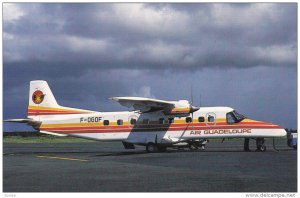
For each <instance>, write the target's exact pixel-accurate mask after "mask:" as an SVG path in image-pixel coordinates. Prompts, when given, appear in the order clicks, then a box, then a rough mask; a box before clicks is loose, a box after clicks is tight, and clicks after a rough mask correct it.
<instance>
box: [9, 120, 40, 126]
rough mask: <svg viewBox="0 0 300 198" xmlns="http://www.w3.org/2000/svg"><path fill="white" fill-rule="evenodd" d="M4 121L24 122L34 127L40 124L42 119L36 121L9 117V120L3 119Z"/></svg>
mask: <svg viewBox="0 0 300 198" xmlns="http://www.w3.org/2000/svg"><path fill="white" fill-rule="evenodd" d="M3 121H4V122H15V123H24V124H28V125H30V126H32V127H33V128H35V127H37V126H39V125H40V124H41V122H40V121H36V120H33V119H9V120H3Z"/></svg>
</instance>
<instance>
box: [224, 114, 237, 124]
mask: <svg viewBox="0 0 300 198" xmlns="http://www.w3.org/2000/svg"><path fill="white" fill-rule="evenodd" d="M226 120H227V123H228V124H233V123H235V122H236V121H235V119H234V117H233V114H232V113H227V114H226Z"/></svg>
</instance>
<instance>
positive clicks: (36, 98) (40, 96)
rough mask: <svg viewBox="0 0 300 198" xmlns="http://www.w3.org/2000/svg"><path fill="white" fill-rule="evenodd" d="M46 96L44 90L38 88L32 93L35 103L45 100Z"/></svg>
mask: <svg viewBox="0 0 300 198" xmlns="http://www.w3.org/2000/svg"><path fill="white" fill-rule="evenodd" d="M44 96H45V94H44V93H43V92H42V91H40V90H37V91H35V92H34V93H33V94H32V101H33V102H34V103H35V104H41V103H42V102H43V100H44Z"/></svg>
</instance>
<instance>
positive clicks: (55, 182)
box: [3, 140, 297, 192]
mask: <svg viewBox="0 0 300 198" xmlns="http://www.w3.org/2000/svg"><path fill="white" fill-rule="evenodd" d="M253 143H254V142H253ZM277 144H279V146H278V148H279V149H280V151H279V152H277V151H275V150H273V149H272V146H271V140H267V146H268V150H267V151H266V152H255V151H253V152H243V142H242V141H237V140H231V141H225V142H224V143H221V142H220V141H217V142H213V141H211V142H210V143H209V144H208V145H207V148H206V150H205V151H189V150H183V151H177V150H172V149H170V150H168V151H167V152H165V153H146V152H145V151H144V147H138V148H137V149H136V150H124V148H123V146H122V144H121V143H120V142H112V143H108V142H95V143H66V144H64V143H56V144H47V143H45V144H13V143H4V145H3V147H4V148H3V191H4V192H175V191H180V192H296V191H297V151H296V150H293V149H291V148H289V147H287V146H285V145H286V142H285V141H279V143H278V141H277ZM251 148H252V149H253V150H254V149H255V148H254V144H251Z"/></svg>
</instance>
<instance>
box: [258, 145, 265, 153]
mask: <svg viewBox="0 0 300 198" xmlns="http://www.w3.org/2000/svg"><path fill="white" fill-rule="evenodd" d="M266 150H267V147H266V146H265V145H261V146H259V147H258V148H257V151H260V152H265V151H266Z"/></svg>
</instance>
